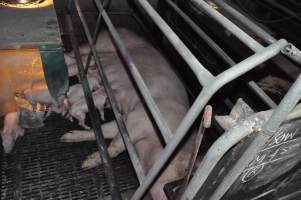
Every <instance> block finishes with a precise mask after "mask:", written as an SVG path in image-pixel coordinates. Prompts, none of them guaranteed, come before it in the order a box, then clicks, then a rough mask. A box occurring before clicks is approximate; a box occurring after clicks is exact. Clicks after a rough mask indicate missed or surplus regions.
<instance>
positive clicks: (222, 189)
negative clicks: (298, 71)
mask: <svg viewBox="0 0 301 200" xmlns="http://www.w3.org/2000/svg"><path fill="white" fill-rule="evenodd" d="M300 98H301V75H299V77H298V78H297V80H296V81H295V83H294V84H293V85H292V87H291V88H290V90H289V91H288V93H287V94H286V95H285V97H284V98H283V99H282V101H281V102H280V104H279V106H278V107H277V108H276V109H275V111H274V112H273V114H272V116H271V118H270V119H269V120H268V122H267V123H266V124H265V125H264V126H263V128H262V133H264V134H259V135H257V136H256V137H255V138H254V140H253V141H252V143H251V144H250V145H249V147H248V148H247V149H246V150H245V152H244V153H243V155H242V156H241V157H240V159H239V160H238V161H237V162H236V164H235V165H234V167H233V168H232V169H231V170H230V171H229V172H228V174H227V175H226V176H225V178H224V179H223V181H222V182H221V183H220V184H219V186H218V187H217V189H216V190H215V191H214V193H213V194H212V196H211V197H210V198H209V199H210V200H218V199H220V198H222V197H223V195H224V194H225V193H226V192H227V191H228V189H229V188H230V187H231V185H232V184H233V183H234V182H235V180H236V179H237V178H238V177H239V176H240V174H241V173H242V172H243V170H244V169H245V168H246V167H247V165H248V164H249V163H250V162H251V161H252V160H253V159H254V157H255V155H256V154H257V153H258V151H259V150H260V149H261V148H262V147H263V145H265V143H266V142H267V141H268V139H269V138H270V137H272V136H273V135H274V134H275V133H276V131H277V129H278V128H279V126H280V125H281V123H282V122H283V121H284V120H285V118H287V116H288V113H289V112H290V111H291V110H292V109H293V108H294V107H295V105H296V104H297V102H298V101H299V100H300ZM288 117H291V116H290V115H289V116H288ZM293 117H294V116H293ZM295 117H296V116H295Z"/></svg>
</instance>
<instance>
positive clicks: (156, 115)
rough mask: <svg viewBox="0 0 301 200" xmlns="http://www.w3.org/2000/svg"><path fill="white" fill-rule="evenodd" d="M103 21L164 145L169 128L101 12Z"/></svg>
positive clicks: (167, 140) (131, 60) (106, 16)
mask: <svg viewBox="0 0 301 200" xmlns="http://www.w3.org/2000/svg"><path fill="white" fill-rule="evenodd" d="M94 1H95V3H96V5H97V7H98V9H99V10H102V5H101V4H100V2H99V1H97V0H94ZM103 19H104V21H105V23H106V25H107V28H108V30H109V33H110V35H111V38H112V41H113V44H114V46H115V48H116V49H117V52H118V55H119V57H120V58H121V61H122V62H123V64H124V65H125V66H126V67H127V68H128V70H129V71H130V74H131V75H132V77H133V78H134V80H135V82H136V85H137V87H138V89H139V91H140V93H141V94H142V96H143V98H144V100H145V103H146V105H147V107H148V109H149V110H150V112H151V114H152V116H153V118H154V120H155V122H156V124H157V126H158V128H159V129H160V132H161V134H162V136H163V139H164V141H165V143H168V142H169V141H170V140H171V139H172V137H173V135H172V132H171V130H170V128H169V127H168V125H167V123H166V121H165V120H164V118H163V116H162V114H161V112H160V110H159V108H158V106H157V104H156V103H155V101H154V99H153V97H152V95H151V93H150V91H149V89H148V88H147V86H146V84H145V82H144V80H143V78H142V76H141V74H140V73H139V71H138V69H137V67H136V65H135V63H134V61H133V59H132V56H131V55H130V54H129V52H128V51H127V49H126V47H125V45H124V43H123V42H122V40H121V38H120V36H119V34H118V32H117V31H116V29H115V28H114V26H113V24H112V22H111V20H110V18H109V17H108V15H107V13H106V12H103Z"/></svg>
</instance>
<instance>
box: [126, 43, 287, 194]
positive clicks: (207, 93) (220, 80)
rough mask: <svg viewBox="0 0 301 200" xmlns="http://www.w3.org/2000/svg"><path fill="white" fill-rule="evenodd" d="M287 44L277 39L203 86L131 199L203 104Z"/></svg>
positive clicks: (157, 169) (163, 161)
mask: <svg viewBox="0 0 301 200" xmlns="http://www.w3.org/2000/svg"><path fill="white" fill-rule="evenodd" d="M285 45H287V42H286V41H285V40H279V41H278V42H277V43H275V44H272V45H270V46H269V47H266V48H265V49H264V50H263V51H261V52H259V53H256V54H254V55H253V56H251V57H249V58H247V59H246V60H244V61H242V62H240V63H238V64H236V65H235V66H233V67H232V68H230V69H228V70H226V71H225V72H223V73H222V74H220V75H219V76H217V77H216V78H214V79H213V80H212V82H211V83H209V84H208V85H207V86H205V87H204V88H203V90H202V91H201V93H200V94H199V96H198V97H197V99H196V100H195V102H194V103H193V105H192V106H191V108H190V109H189V111H188V113H187V114H186V116H185V117H184V119H183V121H182V122H181V124H180V126H179V127H178V129H177V130H176V132H175V134H174V136H173V139H172V141H171V142H169V143H168V144H167V145H166V147H165V148H164V150H163V152H162V154H161V156H160V158H159V160H158V162H156V163H155V164H154V166H153V167H152V168H151V169H150V171H149V172H148V174H147V176H146V178H145V181H144V182H143V183H142V184H141V185H140V187H139V188H138V189H137V190H136V192H135V194H134V196H133V197H132V200H139V199H141V198H142V196H143V195H144V193H145V192H146V190H147V189H148V188H149V187H150V186H151V184H152V183H153V181H154V180H155V179H156V177H157V176H158V174H159V172H160V171H161V169H162V168H163V166H164V165H165V164H166V162H167V161H168V160H169V158H170V157H171V155H172V154H173V152H174V151H175V150H176V148H177V146H178V145H179V144H180V142H181V141H182V139H183V138H184V137H185V135H186V134H187V132H188V130H189V128H190V127H191V125H192V124H193V122H194V121H195V119H196V118H197V117H198V115H199V114H200V112H201V111H202V109H203V108H204V106H205V105H206V104H207V103H208V101H209V99H210V98H211V97H212V96H213V94H215V93H216V91H217V90H219V89H220V88H221V87H223V86H224V85H225V84H227V83H229V82H230V81H232V80H234V79H235V78H237V77H239V76H240V75H242V74H244V73H246V72H248V71H249V70H251V69H253V68H255V67H256V66H257V65H259V64H261V63H263V62H265V61H266V60H268V59H270V58H271V57H273V56H275V55H277V54H278V53H279V52H280V51H281V49H282V48H284V46H285Z"/></svg>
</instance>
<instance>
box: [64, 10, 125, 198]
mask: <svg viewBox="0 0 301 200" xmlns="http://www.w3.org/2000/svg"><path fill="white" fill-rule="evenodd" d="M67 21H68V28H69V31H70V35H71V42H72V45H73V48H74V54H75V58H76V63H77V66H78V70H79V75H80V80H81V83H82V86H83V90H84V93H85V98H86V103H87V106H88V109H89V116H90V119H91V122H92V126H93V130H94V133H95V138H96V142H97V147H98V151H99V153H100V156H101V159H102V161H103V165H104V171H105V173H106V178H107V180H108V183H109V186H110V192H111V196H112V199H114V200H119V199H121V196H120V192H119V187H118V185H117V184H116V178H115V175H114V172H113V168H112V163H111V160H110V157H109V153H108V151H107V145H106V143H105V139H104V136H103V133H102V130H101V125H100V116H99V115H98V113H97V111H96V108H95V104H94V101H93V97H92V94H91V90H90V88H89V83H88V79H87V76H85V75H84V65H83V63H82V61H81V56H80V52H79V48H78V43H77V40H76V38H75V35H74V29H73V25H72V19H71V16H70V15H68V16H67Z"/></svg>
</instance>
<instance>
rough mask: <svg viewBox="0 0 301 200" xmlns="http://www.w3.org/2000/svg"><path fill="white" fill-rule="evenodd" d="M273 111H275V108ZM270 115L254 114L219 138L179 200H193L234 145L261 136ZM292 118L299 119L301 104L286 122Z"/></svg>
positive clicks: (263, 113) (215, 194)
mask: <svg viewBox="0 0 301 200" xmlns="http://www.w3.org/2000/svg"><path fill="white" fill-rule="evenodd" d="M275 110H277V108H276V109H275ZM272 114H273V110H268V111H263V112H259V113H255V114H253V115H251V116H250V117H248V118H247V119H245V120H243V121H240V122H238V123H237V124H236V125H234V126H233V127H232V128H230V129H229V130H228V131H226V132H225V133H224V134H223V135H222V136H221V137H219V138H218V139H217V140H216V141H215V142H214V144H213V145H211V147H210V149H209V150H208V152H207V153H206V155H205V157H204V158H203V160H202V162H201V164H200V166H199V167H198V169H197V171H196V172H195V174H194V176H193V178H192V180H191V181H190V183H189V185H188V189H187V190H186V191H185V193H184V194H183V196H182V197H181V200H190V199H193V197H194V196H195V195H196V194H197V192H198V191H199V190H200V189H201V188H202V186H203V185H204V183H205V181H206V180H207V178H208V177H209V175H210V173H211V172H212V170H213V169H214V167H215V166H216V165H217V163H218V162H219V161H220V160H221V158H222V157H223V156H224V155H225V154H226V153H227V152H228V151H229V150H230V149H231V148H232V147H233V146H234V145H235V144H237V143H238V142H240V141H241V140H242V139H244V138H245V137H247V136H248V135H250V134H251V133H253V132H258V135H262V133H260V132H259V131H262V126H263V125H264V124H265V122H267V121H268V120H269V118H270V117H271V116H272ZM293 117H296V118H297V117H301V104H299V105H298V106H297V107H296V108H295V109H294V110H293V111H292V113H291V114H290V115H288V116H287V119H286V121H288V120H292V119H293ZM263 137H265V136H263ZM233 171H234V170H233ZM231 175H232V174H231ZM229 176H230V175H229ZM224 180H225V181H224V182H225V183H228V182H227V181H226V179H224ZM218 194H219V193H216V192H214V193H213V196H212V197H211V198H209V199H210V200H213V199H219V198H217V196H219V195H218Z"/></svg>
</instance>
